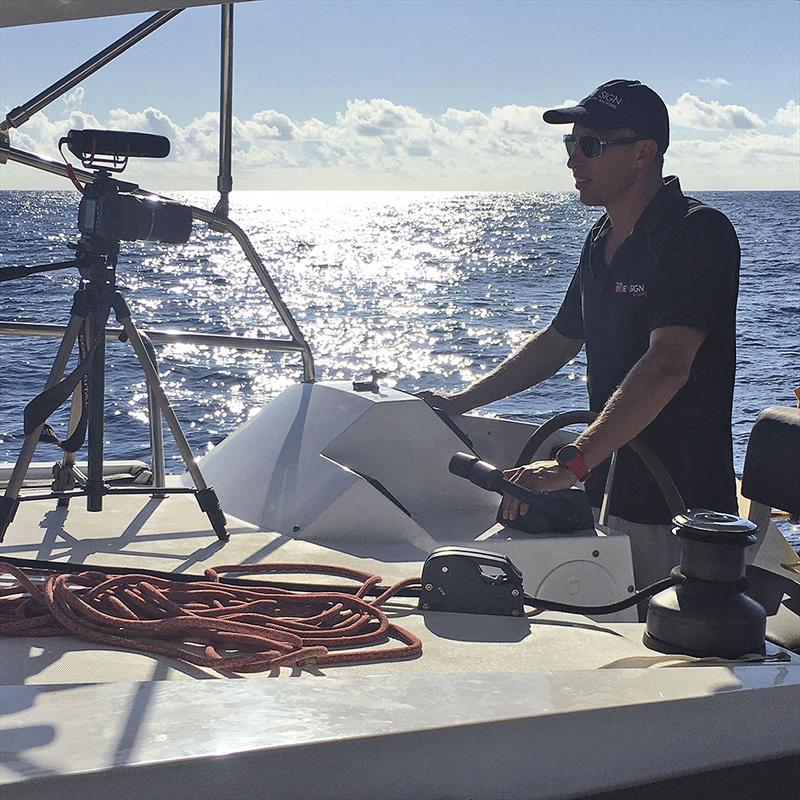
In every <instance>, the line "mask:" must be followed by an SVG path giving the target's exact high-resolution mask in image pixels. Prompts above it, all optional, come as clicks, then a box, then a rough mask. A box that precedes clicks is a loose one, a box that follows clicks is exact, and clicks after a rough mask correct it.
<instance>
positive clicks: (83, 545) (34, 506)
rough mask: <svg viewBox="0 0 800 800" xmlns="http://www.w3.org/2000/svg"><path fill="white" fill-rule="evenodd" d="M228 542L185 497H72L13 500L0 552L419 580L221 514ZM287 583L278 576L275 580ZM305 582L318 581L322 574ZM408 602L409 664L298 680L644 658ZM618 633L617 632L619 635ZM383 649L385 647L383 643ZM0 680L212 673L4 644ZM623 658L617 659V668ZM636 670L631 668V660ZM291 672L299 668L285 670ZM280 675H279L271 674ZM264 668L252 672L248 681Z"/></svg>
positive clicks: (597, 638) (584, 622) (356, 554)
mask: <svg viewBox="0 0 800 800" xmlns="http://www.w3.org/2000/svg"><path fill="white" fill-rule="evenodd" d="M228 527H229V531H230V533H231V540H230V541H229V542H227V543H225V544H223V543H221V542H219V541H218V540H217V538H216V536H215V535H214V534H213V532H212V531H211V530H210V529H209V526H208V521H207V519H206V517H205V515H203V514H202V513H201V512H200V511H199V509H198V507H197V504H196V502H195V500H194V499H193V498H192V497H191V496H187V495H173V496H170V497H168V498H165V499H163V500H153V499H150V498H149V497H146V496H145V497H142V496H121V495H120V496H117V497H113V498H106V499H105V504H104V510H103V511H102V512H99V513H88V512H87V511H86V510H85V502H84V501H83V500H82V499H75V500H73V501H72V505H71V507H70V508H69V509H57V508H56V507H55V501H53V500H50V501H35V502H25V503H22V504H21V505H20V508H19V511H18V512H17V516H16V518H15V520H14V522H13V523H12V525H11V526H10V528H9V530H8V532H7V534H6V537H5V541H4V543H3V544H2V545H0V560H2V558H3V556H16V557H19V558H30V559H40V560H51V561H59V562H71V563H79V564H85V565H93V566H102V567H106V568H108V569H109V571H111V570H113V567H115V566H117V567H127V568H134V569H135V568H142V569H156V570H161V571H166V572H175V573H191V574H195V575H202V574H203V570H204V569H206V568H207V567H209V566H213V565H222V564H255V563H261V562H273V563H274V562H283V563H308V564H326V565H341V566H347V567H351V568H355V569H361V570H365V571H368V572H371V573H374V574H377V575H380V576H381V577H382V578H383V583H384V584H386V585H388V584H390V583H394V582H396V581H398V580H400V579H402V578H406V577H410V576H419V574H420V571H421V568H422V562H423V560H424V558H425V555H426V554H425V553H423V552H421V551H419V550H417V549H416V548H414V547H412V546H409V547H407V548H403V547H398V545H397V544H392V545H390V546H386V545H382V543H381V541H380V539H379V537H377V536H376V538H375V539H374V540H372V541H370V542H365V541H360V542H352V543H347V542H336V543H331V545H330V546H322V545H321V544H319V543H312V542H304V541H300V540H297V539H292V538H289V537H286V536H282V535H280V534H276V533H270V532H265V531H259V530H258V529H256V528H255V527H254V526H252V525H249V524H247V523H243V522H241V521H239V520H235V519H232V520H230V521H229V526H228ZM276 579H278V580H287V579H290V578H287V576H283V575H279V576H276ZM298 580H302V581H305V582H311V581H313V580H315V581H317V582H319V583H324V584H327V585H330V584H331V583H335V582H336V580H337V579H335V578H330V577H328V576H320V577H319V578H311V577H310V576H303V577H298ZM415 605H416V603H415V600H414V599H413V598H398V599H397V602H396V603H393V605H392V606H390V607H387V610H388V611H390V616H391V617H392V619H393V621H395V622H396V623H397V624H399V625H401V626H403V627H405V628H407V629H408V630H410V631H412V632H413V633H415V634H416V635H417V636H419V637H420V639H421V640H422V643H423V654H422V656H421V657H420V658H417V659H413V660H409V661H395V662H381V663H375V664H368V665H354V666H346V667H325V668H323V669H319V668H308V669H304V670H302V672H303V674H327V675H335V674H347V675H358V674H368V675H374V674H399V673H403V674H405V673H426V674H430V673H436V672H441V673H445V672H446V673H451V672H464V671H469V672H521V671H528V670H534V669H536V670H548V671H551V670H552V671H558V670H565V669H571V670H575V669H597V668H598V667H601V666H604V665H608V664H613V663H618V664H620V665H627V664H629V663H632V662H630V659H632V658H634V657H644V658H649V659H652V658H653V656H654V654H653V653H652V651H650V650H647V649H646V648H645V647H644V646H643V645H642V644H641V642H640V639H639V637H640V636H641V630H640V626H638V625H615V626H614V630H611V629H610V628H605V627H603V626H601V625H598V624H597V623H595V622H593V621H592V620H590V619H587V618H584V617H580V616H576V615H566V614H542V615H540V616H537V617H535V618H530V619H516V618H512V617H491V616H484V615H472V614H444V613H432V612H426V613H425V614H423V613H421V612H418V611H417V610H416V608H415ZM620 631H622V632H624V633H625V634H626V635H622V634H621V633H620ZM392 644H396V642H393V643H392ZM0 647H2V652H1V653H0V684H6V685H9V684H10V685H15V684H23V683H27V684H60V683H92V682H125V681H147V680H172V679H187V678H188V679H191V678H206V677H215V676H216V673H215V672H212V671H210V670H204V669H202V668H199V667H195V666H193V665H188V664H184V663H179V662H177V661H174V660H172V659H168V658H160V657H155V656H150V655H145V654H137V653H129V652H124V651H119V650H114V649H113V648H108V647H102V646H97V645H94V644H92V643H89V642H81V641H79V640H77V639H73V638H71V637H46V638H40V639H38V640H34V639H28V638H25V639H4V640H2V643H1V644H0ZM626 659H628V661H626ZM639 666H641V663H640V664H639ZM295 671H296V672H300V670H295ZM281 673H282V674H283V675H288V674H290V673H291V670H289V669H288V668H287V669H283V670H281ZM271 674H272V673H261V674H260V676H261V677H263V676H266V675H271Z"/></svg>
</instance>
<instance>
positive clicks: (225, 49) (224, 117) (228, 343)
mask: <svg viewBox="0 0 800 800" xmlns="http://www.w3.org/2000/svg"><path fill="white" fill-rule="evenodd" d="M181 11H183V9H182V8H179V9H173V10H169V11H160V12H158V13H156V14H153V15H152V16H151V17H149V18H148V19H146V20H145V21H144V22H142V23H141V24H140V25H137V26H136V27H135V28H133V29H132V30H131V31H130V32H129V33H127V34H126V35H125V36H122V37H121V38H119V39H117V40H116V41H115V42H113V43H112V44H110V45H109V46H108V47H106V48H105V49H104V50H101V51H100V52H99V53H97V55H95V56H93V57H92V58H90V59H88V60H87V61H85V62H84V63H83V64H81V65H80V66H78V67H76V68H75V69H74V70H72V72H70V73H68V74H67V75H65V76H64V77H63V78H61V79H60V80H58V81H56V82H55V83H54V84H52V85H51V86H49V87H48V88H47V89H45V90H44V91H42V92H40V93H39V94H37V95H36V96H35V97H33V98H32V99H31V100H29V101H28V102H27V103H23V104H22V105H20V106H17V107H16V108H14V109H12V110H11V111H10V112H9V113H8V114H7V115H6V118H5V119H4V120H3V121H2V122H0V164H5V163H6V162H7V161H14V162H16V163H18V164H23V165H25V166H29V167H33V168H35V169H39V170H42V171H44V172H50V173H53V174H55V175H61V176H62V177H65V178H66V177H68V174H67V168H66V166H65V165H64V164H59V163H58V162H56V161H51V160H49V159H46V158H43V157H41V156H38V155H34V154H33V153H28V152H25V151H23V150H18V149H16V148H14V147H11V145H10V141H9V130H10V129H11V128H19V127H20V126H21V125H23V124H24V123H25V122H26V121H27V120H29V119H30V118H31V117H32V116H33V115H34V114H36V113H37V112H38V111H41V110H42V109H43V108H45V107H46V106H47V105H49V104H50V103H52V102H53V101H54V100H56V99H57V98H59V97H61V96H62V95H63V94H64V93H66V92H68V91H69V90H70V89H72V88H74V87H75V86H76V85H77V84H78V83H80V82H81V81H82V80H84V79H85V78H87V77H88V76H89V75H92V74H93V73H95V72H97V71H98V70H99V69H101V68H102V67H103V66H105V65H106V64H108V63H109V62H110V61H112V60H113V59H114V58H116V57H117V56H119V55H121V54H122V53H124V52H125V51H126V50H128V49H129V48H130V47H132V46H133V45H135V44H136V43H137V42H139V41H141V40H142V39H144V38H145V37H146V36H149V35H150V34H151V33H153V32H154V31H156V30H158V29H159V28H160V27H161V26H162V25H164V24H166V23H167V22H169V21H170V20H171V19H173V18H174V17H176V16H177V15H178V14H180V13H181ZM232 120H233V4H232V3H226V4H224V5H222V7H221V54H220V118H219V175H218V176H217V191H218V192H219V200H218V202H217V204H216V206H215V208H214V210H213V211H210V212H209V211H206V210H205V209H202V208H197V207H196V206H191V209H192V217H193V219H195V220H199V221H201V222H204V223H206V224H208V226H209V227H210V228H211V229H212V230H214V231H217V232H220V233H227V234H229V235H230V236H233V238H234V239H235V240H236V241H237V242H238V244H239V246H240V247H241V249H242V251H243V252H244V255H245V257H246V258H247V260H248V261H249V262H250V265H251V266H252V268H253V270H254V271H255V273H256V275H257V276H258V278H259V280H260V281H261V284H262V286H263V287H264V289H265V290H266V293H267V295H268V297H269V299H270V300H271V301H272V304H273V306H274V307H275V310H276V311H277V312H278V315H279V316H280V318H281V320H282V321H283V323H284V324H285V325H286V328H287V329H288V331H289V335H290V338H289V339H265V338H260V337H246V336H220V335H214V334H201V333H188V332H172V331H170V332H169V333H163V332H158V331H144V332H143V333H144V334H145V336H144V337H143V338H145V339H146V341H147V340H148V339H149V340H152V341H156V342H159V341H160V342H172V343H182V344H194V345H202V346H209V347H225V348H237V349H244V350H269V351H278V352H298V353H300V355H301V356H302V359H303V382H304V383H313V382H314V380H315V373H314V358H313V355H312V353H311V349H310V347H309V345H308V343H307V342H306V340H305V337H304V336H303V334H302V332H301V330H300V328H299V326H298V324H297V322H296V321H295V319H294V317H293V316H292V313H291V312H290V311H289V309H288V308H287V306H286V304H285V303H284V302H283V299H282V298H281V295H280V292H279V291H278V288H277V286H276V285H275V282H274V281H273V280H272V277H271V276H270V274H269V272H268V270H267V268H266V267H265V266H264V263H263V261H262V260H261V258H260V257H259V255H258V253H257V252H256V249H255V247H253V244H252V242H251V241H250V239H249V237H248V236H247V234H246V233H245V232H244V231H243V230H242V229H241V228H240V227H239V226H238V225H237V224H236V223H235V222H233V221H232V220H230V219H229V218H228V210H229V206H228V197H229V195H230V192H231V190H232V188H233V178H232V174H231V144H232V132H233V126H232ZM74 174H75V176H76V177H78V178H79V179H81V180H83V181H84V182H91V181H93V180H94V176H93V175H92V173H91V172H86V171H84V170H80V169H76V170H74ZM135 194H138V195H142V196H149V197H154V196H155V197H160V198H161V199H164V200H170V199H171V198H168V197H164V196H163V195H156V194H155V193H154V192H150V191H147V190H146V189H137V190H136V191H135ZM65 330H66V328H65V326H61V325H44V324H36V323H19V322H12V321H4V320H0V335H10V336H15V335H16V336H19V335H25V336H50V337H58V338H60V337H61V336H62V335H63V334H64V331H65ZM118 333H119V331H115V330H112V329H110V328H109V329H107V331H106V337H107V338H109V339H111V338H116V337H117V335H118ZM154 356H155V353H154V352H151V357H152V358H153V360H155V359H154ZM148 408H149V417H150V443H151V456H152V460H153V473H154V485H155V486H156V487H159V486H164V480H165V469H164V453H163V441H162V424H161V418H160V413H159V412H158V406H157V404H155V403H154V402H153V398H152V395H151V397H150V402H149V404H148Z"/></svg>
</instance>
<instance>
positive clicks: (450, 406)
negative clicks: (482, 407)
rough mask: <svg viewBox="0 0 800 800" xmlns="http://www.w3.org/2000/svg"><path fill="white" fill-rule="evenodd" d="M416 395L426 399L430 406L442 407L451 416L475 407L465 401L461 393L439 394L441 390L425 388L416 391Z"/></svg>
mask: <svg viewBox="0 0 800 800" xmlns="http://www.w3.org/2000/svg"><path fill="white" fill-rule="evenodd" d="M414 396H415V397H419V399H420V400H424V401H425V402H426V403H427V404H428V405H429V406H433V407H434V408H438V409H441V410H442V411H444V413H445V414H448V415H449V416H451V417H455V416H457V415H458V414H463V413H464V412H466V411H470V410H472V408H473V406H471V405H469V404H467V403H465V402H464V398H463V396H462V395H460V394H439V392H432V391H430V390H428V389H425V390H424V391H421V392H416V393H415V395H414Z"/></svg>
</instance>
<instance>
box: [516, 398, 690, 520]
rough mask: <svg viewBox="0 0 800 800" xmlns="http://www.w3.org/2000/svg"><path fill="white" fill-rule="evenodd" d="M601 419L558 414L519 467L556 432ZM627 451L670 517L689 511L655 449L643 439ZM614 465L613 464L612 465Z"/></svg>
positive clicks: (592, 414) (530, 443)
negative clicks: (649, 479) (636, 459)
mask: <svg viewBox="0 0 800 800" xmlns="http://www.w3.org/2000/svg"><path fill="white" fill-rule="evenodd" d="M595 419H597V414H596V413H595V412H594V411H564V412H562V413H561V414H556V415H555V416H554V417H551V418H550V419H548V420H547V422H543V423H542V424H541V425H540V426H539V427H538V428H537V429H536V432H535V433H534V434H533V435H532V436H531V437H530V439H528V441H527V443H526V444H525V447H523V448H522V451H521V452H520V454H519V457H518V458H517V461H516V464H515V466H517V467H521V466H523V465H525V464H528V463H530V461H531V459H532V458H533V456H534V454H535V453H536V451H537V450H538V449H539V448H540V447H541V446H542V444H544V442H545V440H546V439H547V437H548V436H550V435H551V434H552V433H555V431H558V430H561V429H562V428H566V427H567V426H568V425H577V424H586V425H589V424H591V423H592V422H594V421H595ZM625 446H626V447H630V448H631V450H633V452H634V453H636V455H637V456H639V459H640V460H641V462H642V463H643V464H644V466H645V467H647V471H648V472H649V473H650V475H652V477H653V480H654V481H655V482H656V484H657V485H658V488H659V490H660V491H661V496H662V497H663V498H664V502H665V503H666V505H667V508H668V509H669V513H670V514H671V515H672V516H673V517H674V516H677V515H678V514H683V513H684V512H685V511H686V504H685V503H684V502H683V498H682V497H681V493H680V492H679V491H678V487H677V486H676V485H675V482H674V481H673V480H672V476H671V475H670V474H669V472H667V468H666V467H665V466H664V462H663V461H661V459H660V458H659V457H658V456H657V455H656V454H655V452H654V451H653V449H652V448H651V447H650V445H648V444H647V443H646V442H645V441H644V440H643V439H642V438H641V437H639V436H637V437H635V438H633V439H631V440H630V441H629V442H628V444H627V445H625ZM615 457H616V452H614V454H613V455H612V459H613V458H615ZM612 463H613V462H612ZM613 480H614V478H613V474H612V475H611V483H612V484H613ZM611 488H612V487H611V485H609V483H606V488H605V492H604V495H605V497H604V506H605V505H606V502H605V501H606V499H607V497H608V496H610V494H611Z"/></svg>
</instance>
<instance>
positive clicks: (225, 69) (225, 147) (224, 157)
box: [214, 3, 233, 217]
mask: <svg viewBox="0 0 800 800" xmlns="http://www.w3.org/2000/svg"><path fill="white" fill-rule="evenodd" d="M221 11H222V24H221V38H222V42H221V47H220V69H219V83H220V85H219V175H217V191H218V192H219V202H218V203H217V205H216V207H215V208H214V213H215V214H217V215H219V216H221V217H227V216H228V195H229V194H230V192H231V190H232V189H233V176H232V174H231V139H232V131H233V5H232V4H230V3H228V4H227V5H224V6H222V7H221Z"/></svg>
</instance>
